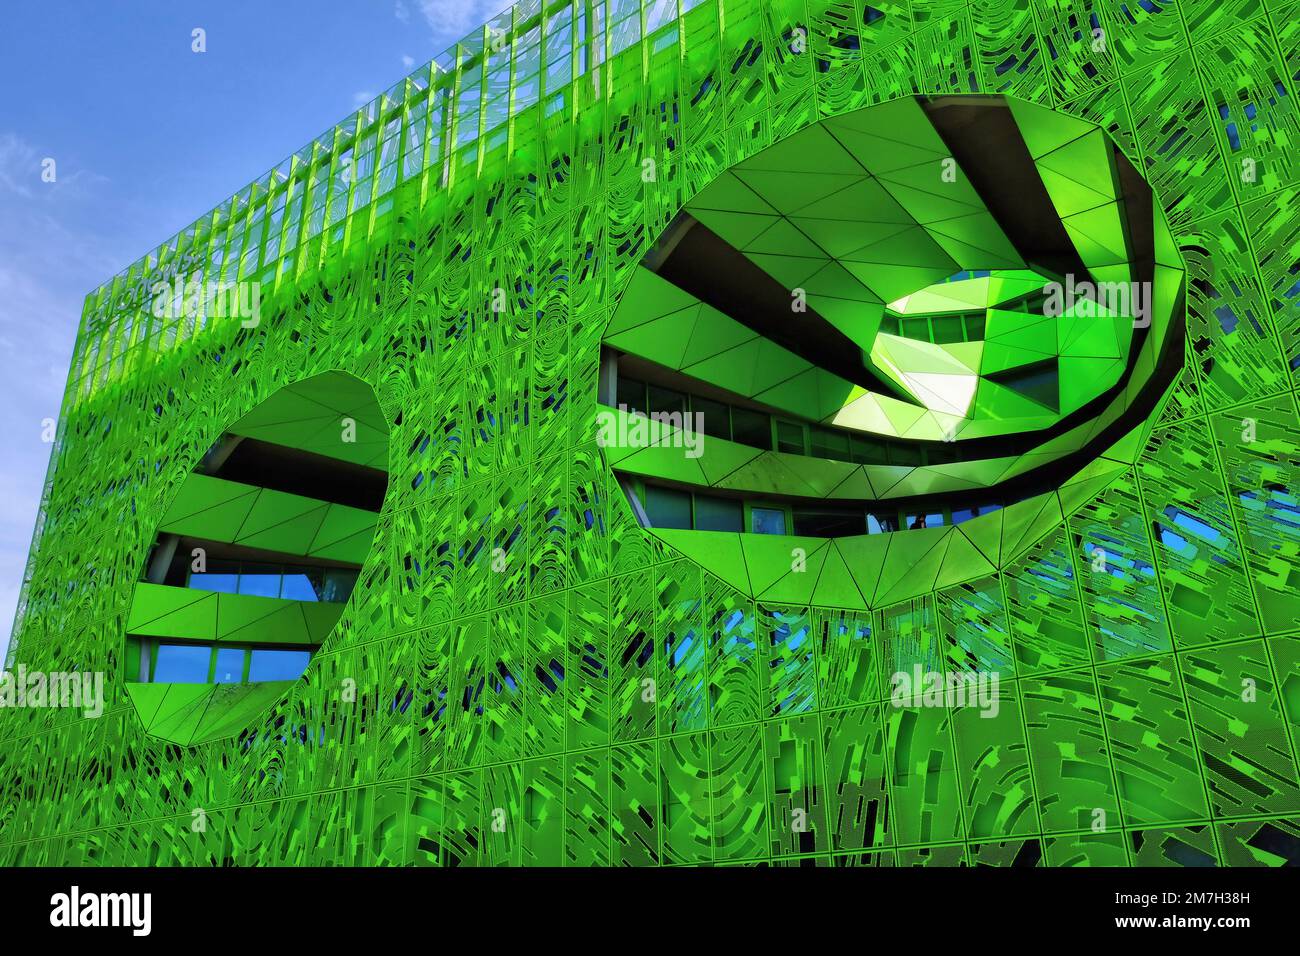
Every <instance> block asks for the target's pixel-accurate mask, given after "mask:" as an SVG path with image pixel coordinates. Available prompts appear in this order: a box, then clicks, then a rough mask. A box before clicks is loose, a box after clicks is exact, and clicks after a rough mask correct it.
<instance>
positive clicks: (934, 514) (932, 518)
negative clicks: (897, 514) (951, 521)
mask: <svg viewBox="0 0 1300 956" xmlns="http://www.w3.org/2000/svg"><path fill="white" fill-rule="evenodd" d="M943 525H944V519H943V512H942V511H930V512H927V513H925V514H912V515H908V516H907V517H906V518H905V519H904V521H903V526H904V527H905V528H907V530H908V531H916V530H919V529H921V528H942V527H943Z"/></svg>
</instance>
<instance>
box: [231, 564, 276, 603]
mask: <svg viewBox="0 0 1300 956" xmlns="http://www.w3.org/2000/svg"><path fill="white" fill-rule="evenodd" d="M239 593H240V594H251V595H254V596H256V597H272V598H274V597H279V596H280V569H279V568H278V567H277V566H275V565H271V564H245V565H243V566H242V567H241V568H240V569H239Z"/></svg>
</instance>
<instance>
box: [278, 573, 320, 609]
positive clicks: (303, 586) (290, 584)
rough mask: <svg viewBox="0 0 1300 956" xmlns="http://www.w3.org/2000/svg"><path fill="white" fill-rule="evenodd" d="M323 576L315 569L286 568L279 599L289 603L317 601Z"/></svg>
mask: <svg viewBox="0 0 1300 956" xmlns="http://www.w3.org/2000/svg"><path fill="white" fill-rule="evenodd" d="M323 586H324V575H323V574H322V573H321V572H320V571H319V570H316V569H315V568H304V569H301V570H298V569H295V568H286V569H285V572H284V583H283V584H282V585H281V587H280V597H282V598H286V599H287V600H290V601H319V600H320V594H321V591H322V590H323Z"/></svg>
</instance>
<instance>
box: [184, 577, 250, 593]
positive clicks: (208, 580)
mask: <svg viewBox="0 0 1300 956" xmlns="http://www.w3.org/2000/svg"><path fill="white" fill-rule="evenodd" d="M238 580H239V575H237V574H191V575H190V580H189V583H188V584H187V585H186V587H191V588H198V589H199V590H200V591H220V592H221V593H222V594H234V593H235V584H236V582H237V581H238Z"/></svg>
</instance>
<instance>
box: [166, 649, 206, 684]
mask: <svg viewBox="0 0 1300 956" xmlns="http://www.w3.org/2000/svg"><path fill="white" fill-rule="evenodd" d="M211 660H212V648H211V647H208V646H207V645H206V644H162V645H160V646H159V648H158V660H157V661H156V662H155V663H154V667H153V681H154V683H155V684H206V683H207V682H208V664H209V662H210V661H211Z"/></svg>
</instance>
